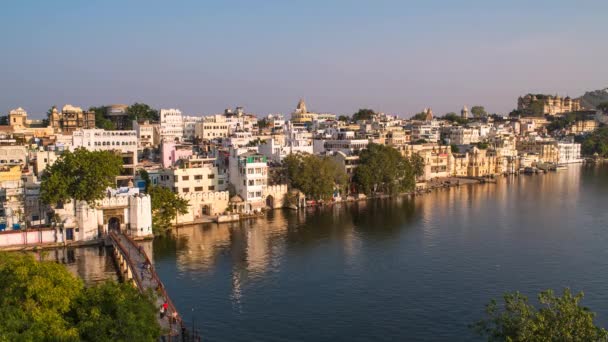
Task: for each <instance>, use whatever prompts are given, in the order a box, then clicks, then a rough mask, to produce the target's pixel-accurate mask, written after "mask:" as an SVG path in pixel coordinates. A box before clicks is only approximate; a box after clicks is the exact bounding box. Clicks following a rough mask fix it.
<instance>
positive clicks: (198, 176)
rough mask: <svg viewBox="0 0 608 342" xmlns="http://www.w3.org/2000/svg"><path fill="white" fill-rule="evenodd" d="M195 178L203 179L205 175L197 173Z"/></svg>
mask: <svg viewBox="0 0 608 342" xmlns="http://www.w3.org/2000/svg"><path fill="white" fill-rule="evenodd" d="M194 179H196V180H200V179H203V175H195V176H194Z"/></svg>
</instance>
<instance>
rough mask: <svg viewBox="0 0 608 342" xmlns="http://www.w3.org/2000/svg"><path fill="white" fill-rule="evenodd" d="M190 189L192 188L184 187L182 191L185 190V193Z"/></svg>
mask: <svg viewBox="0 0 608 342" xmlns="http://www.w3.org/2000/svg"><path fill="white" fill-rule="evenodd" d="M189 191H190V188H183V189H182V192H184V193H186V192H189Z"/></svg>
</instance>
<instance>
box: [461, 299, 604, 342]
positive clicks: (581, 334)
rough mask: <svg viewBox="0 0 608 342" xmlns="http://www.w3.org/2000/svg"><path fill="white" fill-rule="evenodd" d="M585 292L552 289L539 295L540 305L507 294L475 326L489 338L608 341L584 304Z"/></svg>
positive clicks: (489, 305)
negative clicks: (559, 291) (500, 303)
mask: <svg viewBox="0 0 608 342" xmlns="http://www.w3.org/2000/svg"><path fill="white" fill-rule="evenodd" d="M582 298H583V293H582V292H581V293H579V294H577V295H572V293H571V292H570V289H568V288H566V289H564V291H563V294H562V296H555V295H554V294H553V291H552V290H547V291H544V292H541V293H540V294H539V295H538V301H539V303H540V308H538V309H537V308H536V307H534V306H533V305H531V304H529V303H528V298H527V297H526V296H524V295H522V294H520V293H519V292H515V293H506V294H505V295H504V296H503V300H504V304H502V305H500V306H499V305H498V303H497V302H496V301H495V300H492V301H491V302H490V303H489V304H488V305H487V306H486V315H487V317H486V319H484V320H481V321H479V322H477V323H475V324H473V325H472V326H471V327H472V328H473V329H474V331H475V332H477V333H478V334H479V335H481V336H484V337H487V339H488V341H606V340H608V332H607V331H606V330H605V329H602V328H600V327H598V326H596V325H595V324H594V323H593V319H594V318H595V314H594V313H593V312H591V311H589V309H588V308H586V307H583V306H581V305H580V301H581V299H582Z"/></svg>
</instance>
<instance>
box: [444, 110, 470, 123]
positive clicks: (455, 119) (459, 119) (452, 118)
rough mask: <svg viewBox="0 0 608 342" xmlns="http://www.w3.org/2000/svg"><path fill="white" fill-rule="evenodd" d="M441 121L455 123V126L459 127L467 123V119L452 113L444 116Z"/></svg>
mask: <svg viewBox="0 0 608 342" xmlns="http://www.w3.org/2000/svg"><path fill="white" fill-rule="evenodd" d="M441 119H443V120H447V121H450V122H454V123H457V124H461V125H464V124H466V123H467V122H468V121H469V120H467V119H465V118H463V117H460V115H458V114H456V113H454V112H450V113H447V114H445V115H444V116H443V117H442V118H441Z"/></svg>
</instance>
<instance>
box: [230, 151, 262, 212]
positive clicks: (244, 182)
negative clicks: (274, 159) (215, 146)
mask: <svg viewBox="0 0 608 342" xmlns="http://www.w3.org/2000/svg"><path fill="white" fill-rule="evenodd" d="M267 161H268V158H267V157H266V156H264V155H262V154H259V153H257V152H255V151H246V150H243V149H231V150H230V160H229V170H230V171H229V172H228V175H229V180H230V184H232V185H233V186H234V190H235V193H236V195H238V196H240V198H241V199H242V200H243V201H244V202H245V206H244V208H243V209H244V211H245V212H251V211H256V210H259V209H261V208H263V207H264V206H265V202H264V197H263V196H264V190H265V188H266V185H267V183H268V163H267Z"/></svg>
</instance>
